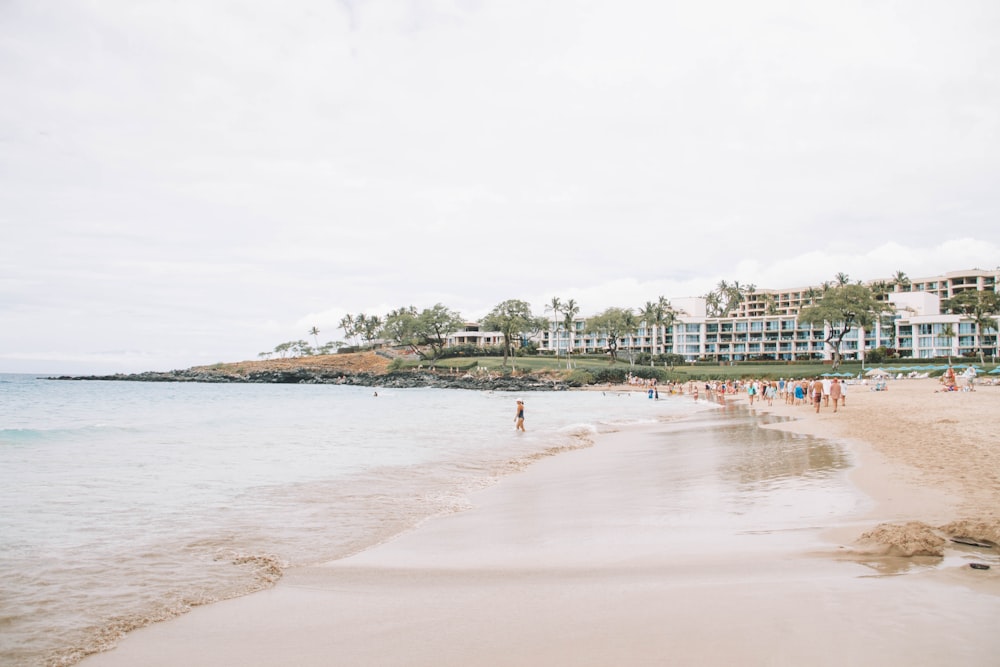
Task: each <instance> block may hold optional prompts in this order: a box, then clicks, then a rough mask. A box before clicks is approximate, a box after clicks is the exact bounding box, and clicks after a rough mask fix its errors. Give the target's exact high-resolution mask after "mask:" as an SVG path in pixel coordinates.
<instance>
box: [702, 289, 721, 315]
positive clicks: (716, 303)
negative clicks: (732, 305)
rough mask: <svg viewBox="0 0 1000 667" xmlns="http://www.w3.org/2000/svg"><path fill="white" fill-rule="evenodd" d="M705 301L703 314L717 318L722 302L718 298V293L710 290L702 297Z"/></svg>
mask: <svg viewBox="0 0 1000 667" xmlns="http://www.w3.org/2000/svg"><path fill="white" fill-rule="evenodd" d="M704 299H705V312H706V314H707V315H708V316H709V317H718V316H719V315H720V314H722V300H721V299H720V298H719V293H718V292H716V291H715V290H712V291H711V292H709V293H708V294H706V295H705V296H704Z"/></svg>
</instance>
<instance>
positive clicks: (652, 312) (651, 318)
mask: <svg viewBox="0 0 1000 667" xmlns="http://www.w3.org/2000/svg"><path fill="white" fill-rule="evenodd" d="M660 298H661V299H662V298H663V297H662V296H661V297H660ZM659 310H660V309H659V305H658V304H656V303H653V302H652V301H647V302H646V305H645V306H643V307H642V308H641V309H640V312H639V315H640V316H641V317H642V320H643V322H645V323H646V326H647V327H649V328H651V329H652V330H653V333H652V335H651V337H650V345H649V365H650V366H652V365H653V355H654V354H656V333H657V331H656V329H657V321H658V320H660V319H661V318H662V314H660V313H659V312H658V311H659Z"/></svg>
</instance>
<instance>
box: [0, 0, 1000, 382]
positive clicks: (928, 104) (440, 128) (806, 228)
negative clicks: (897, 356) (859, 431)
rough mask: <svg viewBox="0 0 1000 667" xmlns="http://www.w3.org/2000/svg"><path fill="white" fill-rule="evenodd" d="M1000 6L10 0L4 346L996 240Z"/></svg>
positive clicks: (325, 328) (141, 360)
mask: <svg viewBox="0 0 1000 667" xmlns="http://www.w3.org/2000/svg"><path fill="white" fill-rule="evenodd" d="M998 35H1000V3H997V2H996V1H995V0H983V1H981V2H975V1H963V0H952V1H949V2H928V1H920V0H905V1H900V2H879V1H876V0H863V1H862V0H846V1H839V2H829V3H815V2H806V3H803V2H795V1H793V0H787V1H777V0H763V1H762V0H754V1H753V2H747V1H744V0H730V1H724V0H709V1H703V0H700V1H699V2H683V3H681V2H669V1H666V0H658V1H655V0H649V1H644V2H632V1H628V0H624V1H622V0H619V1H616V2H582V1H579V0H573V1H563V0H545V1H539V0H494V1H486V0H478V1H477V0H452V1H450V2H449V1H446V0H442V1H437V0H428V1H422V0H408V1H403V0H399V1H396V2H387V1H378V0H370V1H368V0H339V1H334V0H288V1H286V2H281V3H277V2H264V1H262V0H226V1H218V0H151V1H138V2H137V1H136V0H59V1H56V0H3V1H2V2H0V231H2V244H0V371H9V372H39V373H40V372H100V373H103V372H117V371H126V372H129V371H140V370H169V369H171V368H186V367H188V366H192V365H196V364H203V363H214V362H217V361H238V360H243V359H254V358H256V357H257V354H258V353H259V352H262V351H265V350H271V349H273V348H274V346H275V345H277V344H279V343H282V342H285V341H288V340H297V339H308V340H312V339H311V337H310V336H308V335H307V332H308V330H309V329H310V328H311V327H313V326H316V327H318V328H319V329H320V330H321V332H322V333H321V334H320V337H319V338H320V342H325V341H327V340H341V339H343V337H344V336H343V332H342V331H340V330H338V329H337V324H338V322H339V321H340V319H341V317H342V316H343V315H344V314H345V313H347V312H351V313H355V314H356V313H359V312H364V313H367V314H379V315H381V314H384V313H385V312H387V311H388V310H390V309H393V308H396V307H399V306H405V305H414V306H417V307H418V308H424V307H428V306H432V305H434V304H435V303H437V302H441V303H444V304H445V305H446V306H448V307H450V308H452V309H454V310H458V311H459V312H461V313H462V315H463V316H465V317H467V318H470V319H473V318H476V317H479V316H482V315H483V314H485V313H486V312H488V311H489V310H490V309H491V308H492V307H493V306H494V305H495V304H497V303H499V302H500V301H503V300H505V299H511V298H517V299H524V300H526V301H528V302H529V303H531V305H532V306H533V308H534V310H535V311H536V313H537V314H542V313H543V308H544V305H545V303H547V302H548V301H549V300H550V299H551V298H552V297H553V296H558V297H560V298H562V299H563V300H566V299H568V298H573V299H576V301H577V302H578V303H579V304H580V306H581V309H582V313H581V314H583V315H588V314H594V313H596V312H598V311H600V310H603V309H604V308H606V307H607V306H611V305H616V306H635V307H638V306H641V305H642V304H643V303H644V302H645V301H647V300H655V299H656V298H657V297H659V296H661V295H662V296H666V297H668V298H676V297H684V296H694V295H701V294H704V293H705V292H706V291H708V290H709V289H710V288H711V287H713V286H714V285H715V284H716V283H717V282H718V281H719V280H720V279H726V280H739V281H740V282H743V283H754V284H756V285H758V286H760V287H771V288H780V287H788V286H797V285H808V284H818V283H820V282H822V281H824V280H829V279H832V277H833V276H834V274H835V273H837V272H838V271H843V272H845V273H848V274H849V275H850V276H851V278H852V279H865V280H867V279H873V278H882V277H884V278H888V277H890V276H891V275H892V274H893V273H895V271H897V270H902V271H905V272H906V273H907V274H908V275H910V276H911V277H921V276H928V275H935V274H937V273H941V272H944V271H950V270H962V269H969V268H974V267H976V268H984V269H992V268H994V267H996V266H997V265H998V264H1000V225H998V218H1000V215H998V214H1000V187H998V184H1000V132H998V125H1000V39H998V38H997V36H998Z"/></svg>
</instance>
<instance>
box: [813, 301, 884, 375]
mask: <svg viewBox="0 0 1000 667" xmlns="http://www.w3.org/2000/svg"><path fill="white" fill-rule="evenodd" d="M887 308H891V306H888V305H887V304H883V303H879V302H878V300H877V299H876V298H875V293H874V292H872V290H871V288H869V287H866V286H864V285H841V286H836V287H834V286H831V287H829V288H828V289H826V290H825V291H824V292H823V297H822V299H820V301H819V303H817V304H816V305H815V306H806V307H805V308H803V309H802V310H800V311H799V315H798V321H799V322H802V323H804V324H809V325H812V326H813V327H816V326H825V327H826V328H827V331H828V333H827V336H826V343H827V344H828V345H830V347H832V348H833V368H834V370H836V369H837V368H839V367H840V359H841V355H840V344H841V342H842V341H843V340H844V336H846V335H847V334H848V333H849V332H850V331H851V329H853V328H854V327H856V326H858V327H869V326H871V325H872V323H873V322H874V321H875V320H876V319H877V318H878V317H880V316H881V314H882V313H883V312H885V310H886V309H887Z"/></svg>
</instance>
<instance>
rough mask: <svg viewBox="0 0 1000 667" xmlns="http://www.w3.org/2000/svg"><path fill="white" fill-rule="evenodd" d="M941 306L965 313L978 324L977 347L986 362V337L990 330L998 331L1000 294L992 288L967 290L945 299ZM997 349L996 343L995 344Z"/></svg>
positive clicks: (980, 356) (949, 310)
mask: <svg viewBox="0 0 1000 667" xmlns="http://www.w3.org/2000/svg"><path fill="white" fill-rule="evenodd" d="M941 306H942V307H943V308H944V309H945V310H946V311H947V312H949V313H954V314H956V315H965V316H966V317H969V318H971V319H972V322H973V323H974V324H975V325H976V338H977V346H976V347H977V348H978V349H979V363H981V364H985V363H986V358H985V348H986V343H985V338H986V334H987V332H989V331H993V332H994V334H995V333H996V331H997V314H1000V294H997V293H996V292H994V291H992V290H966V291H964V292H959V293H958V294H956V295H955V296H953V297H951V298H950V299H945V300H944V301H943V302H942V303H941ZM993 347H994V349H996V344H995V343H994V345H993Z"/></svg>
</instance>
